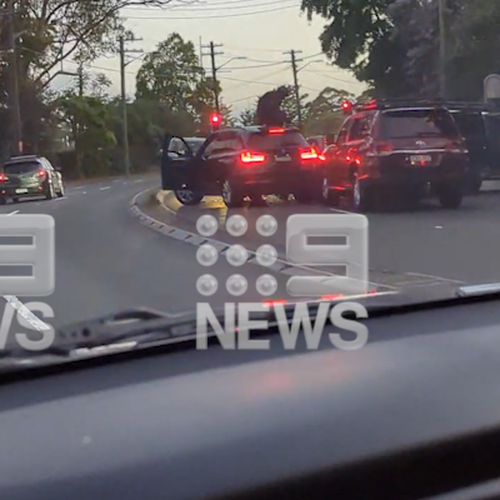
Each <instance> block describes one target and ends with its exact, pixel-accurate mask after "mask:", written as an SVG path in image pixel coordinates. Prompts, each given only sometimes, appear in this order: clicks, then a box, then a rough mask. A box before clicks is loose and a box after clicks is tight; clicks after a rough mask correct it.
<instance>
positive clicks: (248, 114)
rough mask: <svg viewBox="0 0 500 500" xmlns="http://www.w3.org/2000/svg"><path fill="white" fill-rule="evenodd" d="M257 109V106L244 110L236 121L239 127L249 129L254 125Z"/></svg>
mask: <svg viewBox="0 0 500 500" xmlns="http://www.w3.org/2000/svg"><path fill="white" fill-rule="evenodd" d="M255 108H256V106H253V107H251V108H247V109H244V110H243V111H242V112H241V113H240V114H239V116H238V118H237V119H236V122H237V123H238V125H240V126H242V127H247V126H250V125H254V123H255Z"/></svg>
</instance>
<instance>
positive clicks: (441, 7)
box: [438, 0, 448, 99]
mask: <svg viewBox="0 0 500 500" xmlns="http://www.w3.org/2000/svg"><path fill="white" fill-rule="evenodd" d="M445 10H446V0H438V15H439V87H440V88H439V90H440V94H441V98H442V99H446V98H447V95H448V89H447V78H446V70H447V64H446V57H447V56H446V52H447V50H446V21H445Z"/></svg>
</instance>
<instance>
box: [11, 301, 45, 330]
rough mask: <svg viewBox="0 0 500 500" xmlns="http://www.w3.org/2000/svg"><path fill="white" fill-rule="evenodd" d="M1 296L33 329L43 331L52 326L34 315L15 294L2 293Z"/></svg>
mask: <svg viewBox="0 0 500 500" xmlns="http://www.w3.org/2000/svg"><path fill="white" fill-rule="evenodd" d="M3 298H4V299H5V301H6V302H7V303H8V304H10V305H11V306H12V307H13V308H14V309H15V310H16V311H17V313H18V314H19V315H20V316H22V317H23V318H24V319H25V320H26V321H27V322H28V323H29V324H30V325H31V326H32V327H33V328H34V329H35V330H38V331H39V332H44V331H47V330H51V329H52V327H51V326H50V325H47V323H44V322H43V321H42V320H41V319H40V318H38V317H37V316H35V315H34V314H33V313H32V312H31V311H30V310H29V309H28V308H27V307H26V306H25V305H24V304H23V303H22V302H21V301H20V300H19V299H18V298H17V297H16V296H15V295H4V296H3Z"/></svg>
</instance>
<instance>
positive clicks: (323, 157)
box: [318, 154, 326, 161]
mask: <svg viewBox="0 0 500 500" xmlns="http://www.w3.org/2000/svg"><path fill="white" fill-rule="evenodd" d="M318 158H319V159H320V160H321V161H326V156H325V155H324V154H320V155H318Z"/></svg>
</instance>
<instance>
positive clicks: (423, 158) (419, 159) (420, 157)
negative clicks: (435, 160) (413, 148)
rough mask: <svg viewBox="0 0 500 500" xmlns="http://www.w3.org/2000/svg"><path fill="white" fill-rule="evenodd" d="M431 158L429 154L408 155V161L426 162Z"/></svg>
mask: <svg viewBox="0 0 500 500" xmlns="http://www.w3.org/2000/svg"><path fill="white" fill-rule="evenodd" d="M431 160H432V158H431V157H430V156H429V155H414V156H410V161H411V162H412V163H422V162H425V163H428V162H430V161H431Z"/></svg>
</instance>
